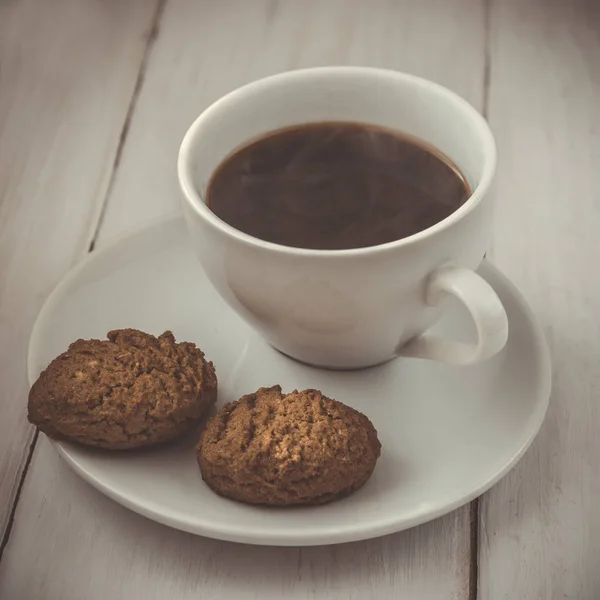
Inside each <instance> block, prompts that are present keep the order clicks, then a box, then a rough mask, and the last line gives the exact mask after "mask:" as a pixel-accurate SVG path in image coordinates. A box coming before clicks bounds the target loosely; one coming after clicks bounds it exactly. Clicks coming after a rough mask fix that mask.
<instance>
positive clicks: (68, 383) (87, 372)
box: [28, 329, 217, 450]
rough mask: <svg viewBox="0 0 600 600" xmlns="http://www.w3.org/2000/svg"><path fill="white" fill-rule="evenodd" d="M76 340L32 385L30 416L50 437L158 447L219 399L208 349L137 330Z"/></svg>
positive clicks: (125, 446) (118, 446)
mask: <svg viewBox="0 0 600 600" xmlns="http://www.w3.org/2000/svg"><path fill="white" fill-rule="evenodd" d="M107 337H108V339H107V340H77V341H76V342H74V343H73V344H71V345H70V346H69V349H68V350H67V351H66V352H64V353H63V354H61V355H60V356H58V357H57V358H55V359H54V360H53V361H52V362H51V363H50V365H48V367H47V368H46V370H45V371H44V372H43V373H42V374H41V375H40V376H39V378H38V380H37V381H36V382H35V383H34V384H33V386H32V388H31V391H30V393H29V403H28V418H29V421H30V422H31V423H33V424H34V425H37V427H38V428H39V429H40V430H41V431H43V432H44V433H45V434H46V435H48V436H49V437H51V438H54V439H57V440H70V441H75V442H80V443H82V444H86V445H88V446H96V447H99V448H106V449H111V450H124V449H129V448H139V447H142V446H150V445H153V444H160V443H163V442H168V441H170V440H173V439H176V438H178V437H180V436H181V435H184V434H185V433H187V432H188V431H190V430H191V429H193V428H194V427H195V426H196V425H197V424H198V422H199V420H200V419H202V418H203V417H204V416H205V415H206V413H207V411H208V409H209V408H210V407H211V406H212V405H213V404H214V403H215V402H216V399H217V378H216V375H215V369H214V367H213V364H212V363H211V362H208V361H207V360H206V359H205V358H204V353H203V352H202V351H201V350H200V349H198V348H197V347H196V345H195V344H192V343H189V342H181V343H177V342H176V341H175V338H174V336H173V334H172V333H171V332H170V331H165V333H163V334H162V335H160V336H158V337H155V336H153V335H149V334H147V333H143V332H141V331H138V330H136V329H119V330H115V331H110V332H109V333H108V334H107Z"/></svg>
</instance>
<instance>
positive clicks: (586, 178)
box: [479, 0, 600, 600]
mask: <svg viewBox="0 0 600 600" xmlns="http://www.w3.org/2000/svg"><path fill="white" fill-rule="evenodd" d="M599 23H600V4H598V3H597V2H586V1H584V0H577V1H574V2H561V1H560V0H552V1H547V0H526V1H520V2H517V1H514V2H513V1H510V2H503V1H501V0H495V1H494V5H493V14H492V24H493V30H492V34H493V35H492V45H491V51H492V56H491V58H492V63H491V64H492V70H491V88H490V109H489V117H490V120H491V124H492V127H493V129H494V130H495V132H496V135H497V137H498V143H499V153H500V172H499V179H498V188H497V195H498V203H497V221H496V231H495V244H494V251H493V260H495V262H496V263H497V264H498V265H499V266H500V267H501V268H502V269H503V270H504V271H505V272H506V273H507V275H508V276H509V277H511V278H512V279H513V281H514V282H515V283H516V284H517V285H518V286H519V287H520V288H521V289H522V290H523V292H524V293H525V295H526V296H527V297H528V298H529V299H530V301H531V303H532V306H533V308H534V310H535V311H536V312H537V313H538V315H539V317H540V319H541V321H542V324H543V326H544V328H545V331H546V335H547V338H548V342H549V344H550V348H551V354H552V359H553V366H554V377H553V394H552V400H551V404H550V410H549V413H548V416H547V418H546V422H545V424H544V426H543V428H542V431H541V433H540V435H539V437H538V439H537V441H536V442H535V443H534V446H533V447H532V449H531V450H530V451H529V452H528V454H527V455H526V456H525V458H524V459H523V461H522V462H521V463H520V464H519V465H518V467H517V468H516V469H515V470H514V471H513V472H512V473H511V474H510V475H509V476H508V477H507V478H506V479H505V480H503V481H502V482H501V483H499V484H498V485H497V486H496V487H495V488H494V489H493V490H492V491H491V492H490V493H488V494H487V495H486V496H485V497H484V499H483V500H482V501H481V508H482V512H481V522H480V552H479V554H480V569H479V572H480V598H481V599H482V600H496V599H497V600H500V599H505V598H527V599H530V600H535V599H540V600H542V599H546V598H573V599H575V598H577V599H579V598H581V599H584V598H586V599H587V598H590V599H592V598H598V593H599V590H600V579H599V575H598V567H597V557H598V554H599V553H600V513H599V511H598V506H597V498H598V497H600V477H599V473H600V436H598V431H597V428H598V423H599V422H600V404H599V403H598V397H599V391H600V369H599V368H598V347H599V345H600V320H599V318H598V317H599V315H600V276H599V275H598V264H599V263H600V244H599V242H598V228H599V224H600V178H599V177H598V174H597V168H598V165H600V112H599V110H598V107H599V106H600V73H599V70H598V64H599V63H598V57H600V36H598V24H599Z"/></svg>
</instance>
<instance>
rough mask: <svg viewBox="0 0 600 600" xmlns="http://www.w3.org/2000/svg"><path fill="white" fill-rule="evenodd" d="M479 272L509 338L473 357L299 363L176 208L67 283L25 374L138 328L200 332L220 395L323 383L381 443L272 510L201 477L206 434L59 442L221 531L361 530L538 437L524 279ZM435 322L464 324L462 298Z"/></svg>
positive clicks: (539, 367) (538, 355) (139, 500)
mask: <svg viewBox="0 0 600 600" xmlns="http://www.w3.org/2000/svg"><path fill="white" fill-rule="evenodd" d="M480 273H481V275H482V276H483V277H485V279H486V280H487V281H488V282H489V283H490V284H491V285H492V286H493V287H494V289H495V290H496V292H497V293H498V295H499V296H500V298H501V299H502V302H503V303H504V306H505V307H506V310H507V313H508V316H509V323H510V337H509V340H508V345H507V347H506V348H505V349H504V350H503V351H502V353H501V354H500V355H498V356H496V357H495V358H493V359H492V360H490V361H488V362H487V363H484V364H482V365H479V366H475V367H452V366H448V365H442V364H437V363H433V362H428V361H422V360H414V359H412V360H411V359H397V360H395V361H392V362H389V363H387V364H385V365H382V366H380V367H375V368H372V369H366V370H362V371H350V372H333V371H325V370H319V369H315V368H312V367H308V366H305V365H301V364H299V363H297V362H294V361H293V360H291V359H289V358H286V357H285V356H283V355H282V354H280V353H279V352H277V351H275V350H273V349H272V348H271V347H270V346H269V345H268V344H267V343H266V342H264V341H263V340H262V339H261V338H260V337H258V336H257V335H256V334H255V333H253V331H252V330H250V329H249V327H248V326H247V325H245V323H244V322H242V321H241V319H240V318H239V317H238V316H237V315H236V314H235V313H233V312H232V311H231V310H230V309H229V308H228V307H227V306H226V305H225V304H224V303H223V302H222V300H221V299H220V297H219V296H218V295H217V294H216V292H214V291H213V289H212V287H211V285H210V284H209V283H208V281H207V280H206V279H205V277H204V275H203V273H202V270H201V268H200V266H199V264H198V263H197V262H196V259H195V257H194V256H193V255H192V253H191V250H190V249H189V248H188V245H187V234H186V230H185V226H184V223H183V221H181V220H179V219H177V220H172V221H168V222H164V223H161V224H159V225H156V226H153V227H151V228H148V229H145V230H143V231H141V232H138V233H136V234H134V235H132V236H130V237H128V238H126V239H123V240H122V241H120V242H118V243H117V244H115V245H113V246H111V247H109V248H106V249H105V250H101V251H99V252H94V253H93V254H92V255H91V256H90V257H89V258H88V259H87V260H85V261H84V262H83V263H81V264H80V265H78V266H77V267H76V268H75V269H74V270H73V271H72V272H71V273H70V274H69V275H68V276H67V277H66V278H65V279H64V281H63V282H62V283H61V284H60V285H59V286H58V287H57V289H56V290H54V292H53V293H52V295H51V296H50V298H49V299H48V300H47V302H46V304H45V305H44V307H43V309H42V311H41V313H40V315H39V317H38V319H37V322H36V324H35V326H34V329H33V333H32V335H31V341H30V346H29V362H28V369H29V379H30V381H31V382H33V381H34V380H35V379H36V378H37V376H38V374H39V373H40V371H41V370H42V369H43V368H44V367H45V366H46V365H47V364H48V363H49V362H50V360H52V359H53V358H54V357H55V356H56V355H58V354H59V353H61V352H63V351H64V350H65V349H66V348H67V346H68V344H69V343H70V342H72V341H74V340H75V339H77V338H91V337H97V338H103V337H104V336H105V335H106V332H107V331H109V330H110V329H115V328H121V327H134V328H138V329H141V330H144V331H147V332H150V333H154V334H159V333H161V332H162V331H163V330H165V329H171V330H172V331H173V333H174V334H175V336H176V337H177V339H178V340H189V341H193V342H196V343H197V344H198V346H200V347H201V348H202V349H203V350H204V351H205V352H206V355H207V356H208V357H209V358H210V360H212V361H213V362H214V364H215V367H216V370H217V376H218V379H219V402H218V406H219V407H220V406H222V405H223V404H224V403H225V402H227V401H230V400H234V399H237V398H238V397H239V396H241V395H242V394H244V393H248V392H252V391H255V390H256V389H257V388H259V387H260V386H270V385H273V384H276V383H279V384H281V386H282V387H283V389H284V390H290V391H291V390H293V389H294V388H299V389H303V388H307V387H312V388H319V389H321V390H322V391H323V392H324V393H325V394H326V395H328V396H331V397H333V398H336V399H338V400H341V401H343V402H345V403H347V404H349V405H351V406H354V407H355V408H357V409H359V410H361V411H363V412H364V413H366V414H367V415H368V416H369V418H370V419H371V420H372V421H373V423H374V425H375V427H376V428H377V430H378V432H379V437H380V440H381V443H382V445H383V449H382V456H381V458H380V459H379V462H378V464H377V467H376V469H375V472H374V474H373V476H372V478H371V479H370V480H369V482H368V483H367V484H366V486H365V487H364V488H363V489H361V490H359V491H358V492H356V493H355V494H353V495H352V496H350V497H349V498H346V499H344V500H340V501H338V502H334V503H332V504H329V505H326V506H322V507H317V508H291V509H268V508H256V507H251V506H246V505H243V504H239V503H236V502H233V501H228V500H225V499H223V498H220V497H218V496H216V495H215V494H214V493H213V492H211V491H210V489H209V488H208V487H207V486H206V485H205V484H204V483H203V482H202V479H201V477H200V473H199V470H198V466H197V464H196V458H195V455H194V451H193V444H194V441H195V440H194V439H190V440H185V441H182V442H181V443H179V444H178V445H177V446H173V447H163V448H160V449H157V450H151V451H144V452H132V453H107V452H101V451H94V450H90V449H87V448H84V447H81V446H76V445H72V444H66V443H61V444H58V443H57V444H55V445H56V447H57V449H58V451H59V452H60V454H61V455H62V456H63V458H64V459H65V460H66V461H67V462H68V463H69V464H70V465H71V467H73V469H75V471H76V472H77V473H79V475H81V476H82V477H83V478H84V479H86V480H87V481H89V482H90V483H91V484H92V485H94V486H95V487H97V488H98V489H99V490H100V491H102V492H104V493H105V494H106V495H108V496H110V497H111V498H113V499H114V500H116V501H117V502H120V503H121V504H123V505H125V506H127V507H128V508H130V509H132V510H134V511H136V512H138V513H140V514H142V515H145V516H146V517H148V518H150V519H154V520H156V521H159V522H160V523H164V524H166V525H170V526H172V527H176V528H178V529H183V530H185V531H189V532H192V533H197V534H201V535H205V536H208V537H214V538H218V539H223V540H231V541H236V542H245V543H253V544H270V545H298V546H303V545H317V544H333V543H338V542H349V541H353V540H360V539H365V538H371V537H376V536H380V535H384V534H388V533H392V532H395V531H400V530H402V529H406V528H408V527H412V526H414V525H417V524H419V523H423V522H425V521H428V520H430V519H433V518H435V517H438V516H440V515H442V514H444V513H447V512H449V511H451V510H452V509H454V508H457V507H458V506H460V505H462V504H464V503H466V502H468V501H469V500H471V499H473V498H474V497H476V496H477V495H479V494H481V493H482V492H484V491H485V490H487V489H488V488H489V487H491V486H492V485H493V484H494V483H495V482H496V481H498V480H499V479H500V478H501V477H502V476H503V475H504V474H505V473H507V471H508V470H509V469H510V468H511V467H513V466H514V464H515V463H516V462H517V461H518V460H519V458H520V457H521V456H522V455H523V453H524V452H525V450H526V449H527V447H528V446H529V444H530V443H531V442H532V440H533V438H534V437H535V435H536V433H537V431H538V429H539V427H540V425H541V423H542V420H543V418H544V414H545V412H546V408H547V406H548V398H549V395H550V364H549V358H548V353H547V350H546V345H545V342H544V338H543V335H542V332H541V330H540V327H539V325H538V324H537V322H536V320H535V318H534V317H533V315H532V314H531V311H530V310H529V308H528V307H527V305H526V303H525V301H524V299H523V298H522V297H521V295H520V294H519V292H518V291H517V290H516V289H515V288H514V287H513V286H512V285H511V284H510V283H509V282H508V281H507V280H506V279H505V278H504V277H503V276H502V275H501V274H500V273H498V271H496V269H494V268H493V267H492V266H490V265H489V264H484V265H483V266H482V267H481V269H480ZM436 330H438V331H439V332H441V333H442V334H448V335H455V336H456V335H458V336H462V337H468V336H469V335H470V334H471V324H470V322H469V319H468V317H467V316H466V314H464V313H463V312H462V310H461V308H460V306H458V304H457V305H454V304H452V305H450V306H449V310H448V311H447V313H446V315H445V317H444V319H443V322H442V323H440V324H439V325H438V326H437V327H436Z"/></svg>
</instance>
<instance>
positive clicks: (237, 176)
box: [207, 122, 471, 250]
mask: <svg viewBox="0 0 600 600" xmlns="http://www.w3.org/2000/svg"><path fill="white" fill-rule="evenodd" d="M470 194H471V190H470V188H469V185H468V183H467V182H466V180H465V178H464V176H463V175H462V173H461V172H460V171H459V170H458V168H457V167H456V166H455V165H454V164H453V163H452V162H451V161H450V159H449V158H447V157H446V156H445V155H443V154H442V153H441V152H439V151H438V150H436V149H435V148H433V147H431V146H428V145H427V144H425V143H424V142H421V141H420V140H417V139H415V138H413V137H410V136H408V135H405V134H402V133H400V132H397V131H393V130H390V129H383V128H379V127H374V126H370V125H365V124H361V123H345V122H339V123H338V122H336V123H314V124H309V125H301V126H296V127H290V128H286V129H281V130H279V131H274V132H271V133H269V134H267V135H265V136H263V137H261V138H259V139H256V140H254V141H252V142H250V143H249V144H247V145H245V146H243V147H241V148H239V149H238V150H236V151H235V152H233V153H232V154H231V155H230V156H229V157H228V158H226V159H225V160H224V161H223V163H222V164H221V165H220V166H219V168H218V169H217V170H216V172H215V173H214V175H213V177H212V179H211V181H210V182H209V185H208V190H207V204H208V206H209V208H210V209H211V210H212V211H213V212H214V213H215V214H216V215H217V216H218V217H219V218H221V219H222V220H223V221H225V222H226V223H228V224H229V225H231V226H232V227H235V228H236V229H238V230H239V231H242V232H244V233H247V234H249V235H251V236H254V237H256V238H259V239H262V240H266V241H268V242H273V243H276V244H282V245H284V246H293V247H297V248H311V249H320V250H342V249H348V248H363V247H368V246H377V245H379V244H385V243H387V242H393V241H395V240H400V239H402V238H405V237H408V236H411V235H413V234H415V233H418V232H419V231H423V230H425V229H427V228H429V227H431V226H432V225H435V224H436V223H439V222H440V221H442V220H443V219H445V218H446V217H448V216H449V215H450V214H452V213H453V212H454V211H455V210H456V209H457V208H458V207H460V206H461V205H462V204H463V203H464V202H465V201H466V200H467V199H468V197H469V196H470Z"/></svg>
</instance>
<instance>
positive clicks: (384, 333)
mask: <svg viewBox="0 0 600 600" xmlns="http://www.w3.org/2000/svg"><path fill="white" fill-rule="evenodd" d="M324 121H352V122H360V123H369V124H373V125H379V126H384V127H388V128H392V129H396V130H398V131H401V132H405V133H408V134H410V135H413V136H415V137H417V138H420V139H421V140H423V141H425V142H427V143H428V144H431V145H432V146H434V147H435V148H437V149H439V150H441V151H442V152H443V153H445V154H446V155H447V156H448V157H450V159H452V160H453V161H454V163H455V164H456V165H457V166H458V168H459V169H460V170H461V171H462V173H463V174H464V175H465V177H466V179H467V181H468V182H469V184H470V186H471V189H472V190H473V193H472V195H471V197H470V198H469V199H468V200H467V202H465V203H464V204H463V205H462V206H460V207H459V208H458V210H456V211H455V212H454V213H453V214H451V215H450V216H449V217H447V218H446V219H444V220H443V221H441V222H439V223H437V224H436V225H434V226H432V227H430V228H428V229H425V230H424V231H421V232H419V233H416V234H414V235H412V236H410V237H407V238H404V239H401V240H398V241H395V242H390V243H386V244H382V245H379V246H373V247H369V248H358V249H349V250H311V249H301V248H293V247H287V246H281V245H278V244H273V243H270V242H266V241H263V240H260V239H257V238H254V237H251V236H249V235H247V234H245V233H242V232H241V231H238V230H236V229H234V228H233V227H231V226H230V225H228V224H227V223H225V222H224V221H222V220H221V219H219V218H218V217H217V216H216V215H215V214H214V213H212V212H211V210H210V209H209V208H208V206H207V205H206V190H207V185H208V183H209V180H210V178H211V175H212V174H213V173H214V171H215V169H216V168H217V167H218V166H219V164H220V163H221V162H222V161H223V160H224V159H225V158H226V157H227V156H229V155H230V154H231V153H232V152H233V151H234V150H236V149H238V148H239V147H240V146H243V145H244V144H245V143H247V142H249V141H251V140H253V139H255V138H257V137H260V136H261V135H263V134H265V133H268V132H270V131H274V130H278V129H281V128H284V127H286V126H290V125H298V124H302V123H314V122H324ZM495 166H496V149H495V143H494V138H493V135H492V133H491V131H490V129H489V127H488V125H487V123H486V121H485V120H484V119H483V117H482V116H481V115H480V114H479V113H478V112H477V111H476V110H475V109H474V108H473V107H472V106H471V105H470V104H468V103H467V102H466V101H465V100H463V99H462V98H460V97H459V96H457V95H456V94H454V93H453V92H451V91H449V90H447V89H445V88H443V87H441V86H439V85H437V84H435V83H432V82H430V81H427V80H424V79H420V78H418V77H414V76H412V75H406V74H403V73H398V72H395V71H387V70H382V69H373V68H365V67H324V68H315V69H305V70H298V71H291V72H287V73H282V74H279V75H274V76H272V77H267V78H266V79H262V80H259V81H256V82H254V83H250V84H249V85H245V86H243V87H241V88H239V89H237V90H235V91H233V92H231V93H230V94H227V95H226V96H224V97H223V98H221V99H220V100H217V101H216V102H215V103H214V104H212V105H211V106H210V107H209V108H207V109H206V110H205V111H204V112H203V113H202V114H201V115H200V116H199V117H198V118H197V119H196V121H195V122H194V123H193V124H192V126H191V127H190V129H189V130H188V132H187V134H186V135H185V138H184V140H183V143H182V145H181V149H180V152H179V160H178V173H179V181H180V185H181V189H182V190H183V209H184V213H185V217H186V221H187V223H188V227H189V232H190V238H191V242H192V244H193V246H194V248H195V250H196V252H197V255H198V257H199V258H200V262H201V263H202V265H203V267H204V270H205V271H206V274H207V276H208V278H209V279H210V281H211V282H212V284H213V285H214V287H215V288H216V290H217V291H218V292H219V294H220V295H221V296H222V297H223V299H224V300H225V301H226V302H227V303H228V304H229V305H230V306H231V307H233V308H234V309H235V310H236V311H237V312H238V313H239V314H240V315H241V316H242V317H243V318H244V319H245V320H246V321H247V322H248V323H250V324H251V325H252V326H253V327H254V328H255V329H256V330H257V331H258V332H260V333H261V334H262V335H263V336H264V337H265V338H266V339H267V340H268V341H269V342H270V343H271V344H272V345H273V346H274V347H275V348H277V349H278V350H280V351H281V352H283V353H285V354H287V355H289V356H291V357H293V358H295V359H298V360H300V361H303V362H306V363H309V364H313V365H318V366H323V367H329V368H338V369H352V368H359V367H367V366H371V365H375V364H378V363H381V362H384V361H386V360H389V359H391V358H393V357H395V356H410V357H419V358H430V359H434V360H438V361H443V362H447V363H454V364H461V365H467V364H472V363H476V362H479V361H483V360H486V359H488V358H489V357H491V356H493V355H494V354H496V353H497V352H498V351H500V350H501V349H502V348H503V346H504V345H505V343H506V340H507V336H508V322H507V318H506V312H505V310H504V308H503V306H502V304H501V302H500V300H499V299H498V296H497V295H496V293H495V292H494V290H493V289H492V288H491V287H490V286H489V285H488V284H487V283H486V282H485V281H484V280H483V279H482V278H481V277H480V276H479V275H477V274H476V273H475V272H474V270H475V269H477V267H478V265H479V264H480V262H481V261H482V259H483V256H484V254H485V252H486V249H487V248H488V245H489V242H490V236H491V224H492V201H491V197H490V196H488V195H487V192H488V189H489V187H490V183H491V182H492V178H493V175H494V170H495ZM449 295H453V296H456V297H457V298H458V299H459V300H460V301H461V302H462V303H464V305H465V306H466V308H467V310H468V311H469V312H470V314H471V316H472V318H473V321H474V323H475V326H476V330H477V336H478V340H477V342H475V343H465V342H462V341H458V340H451V339H441V338H438V337H434V336H432V335H430V334H427V333H425V332H426V330H427V329H428V328H429V327H431V326H432V325H433V324H434V323H435V322H436V321H437V320H438V319H439V317H440V316H441V311H442V309H443V303H444V300H445V298H446V297H448V296H449ZM198 302H199V303H201V302H202V299H201V298H199V299H198Z"/></svg>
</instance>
